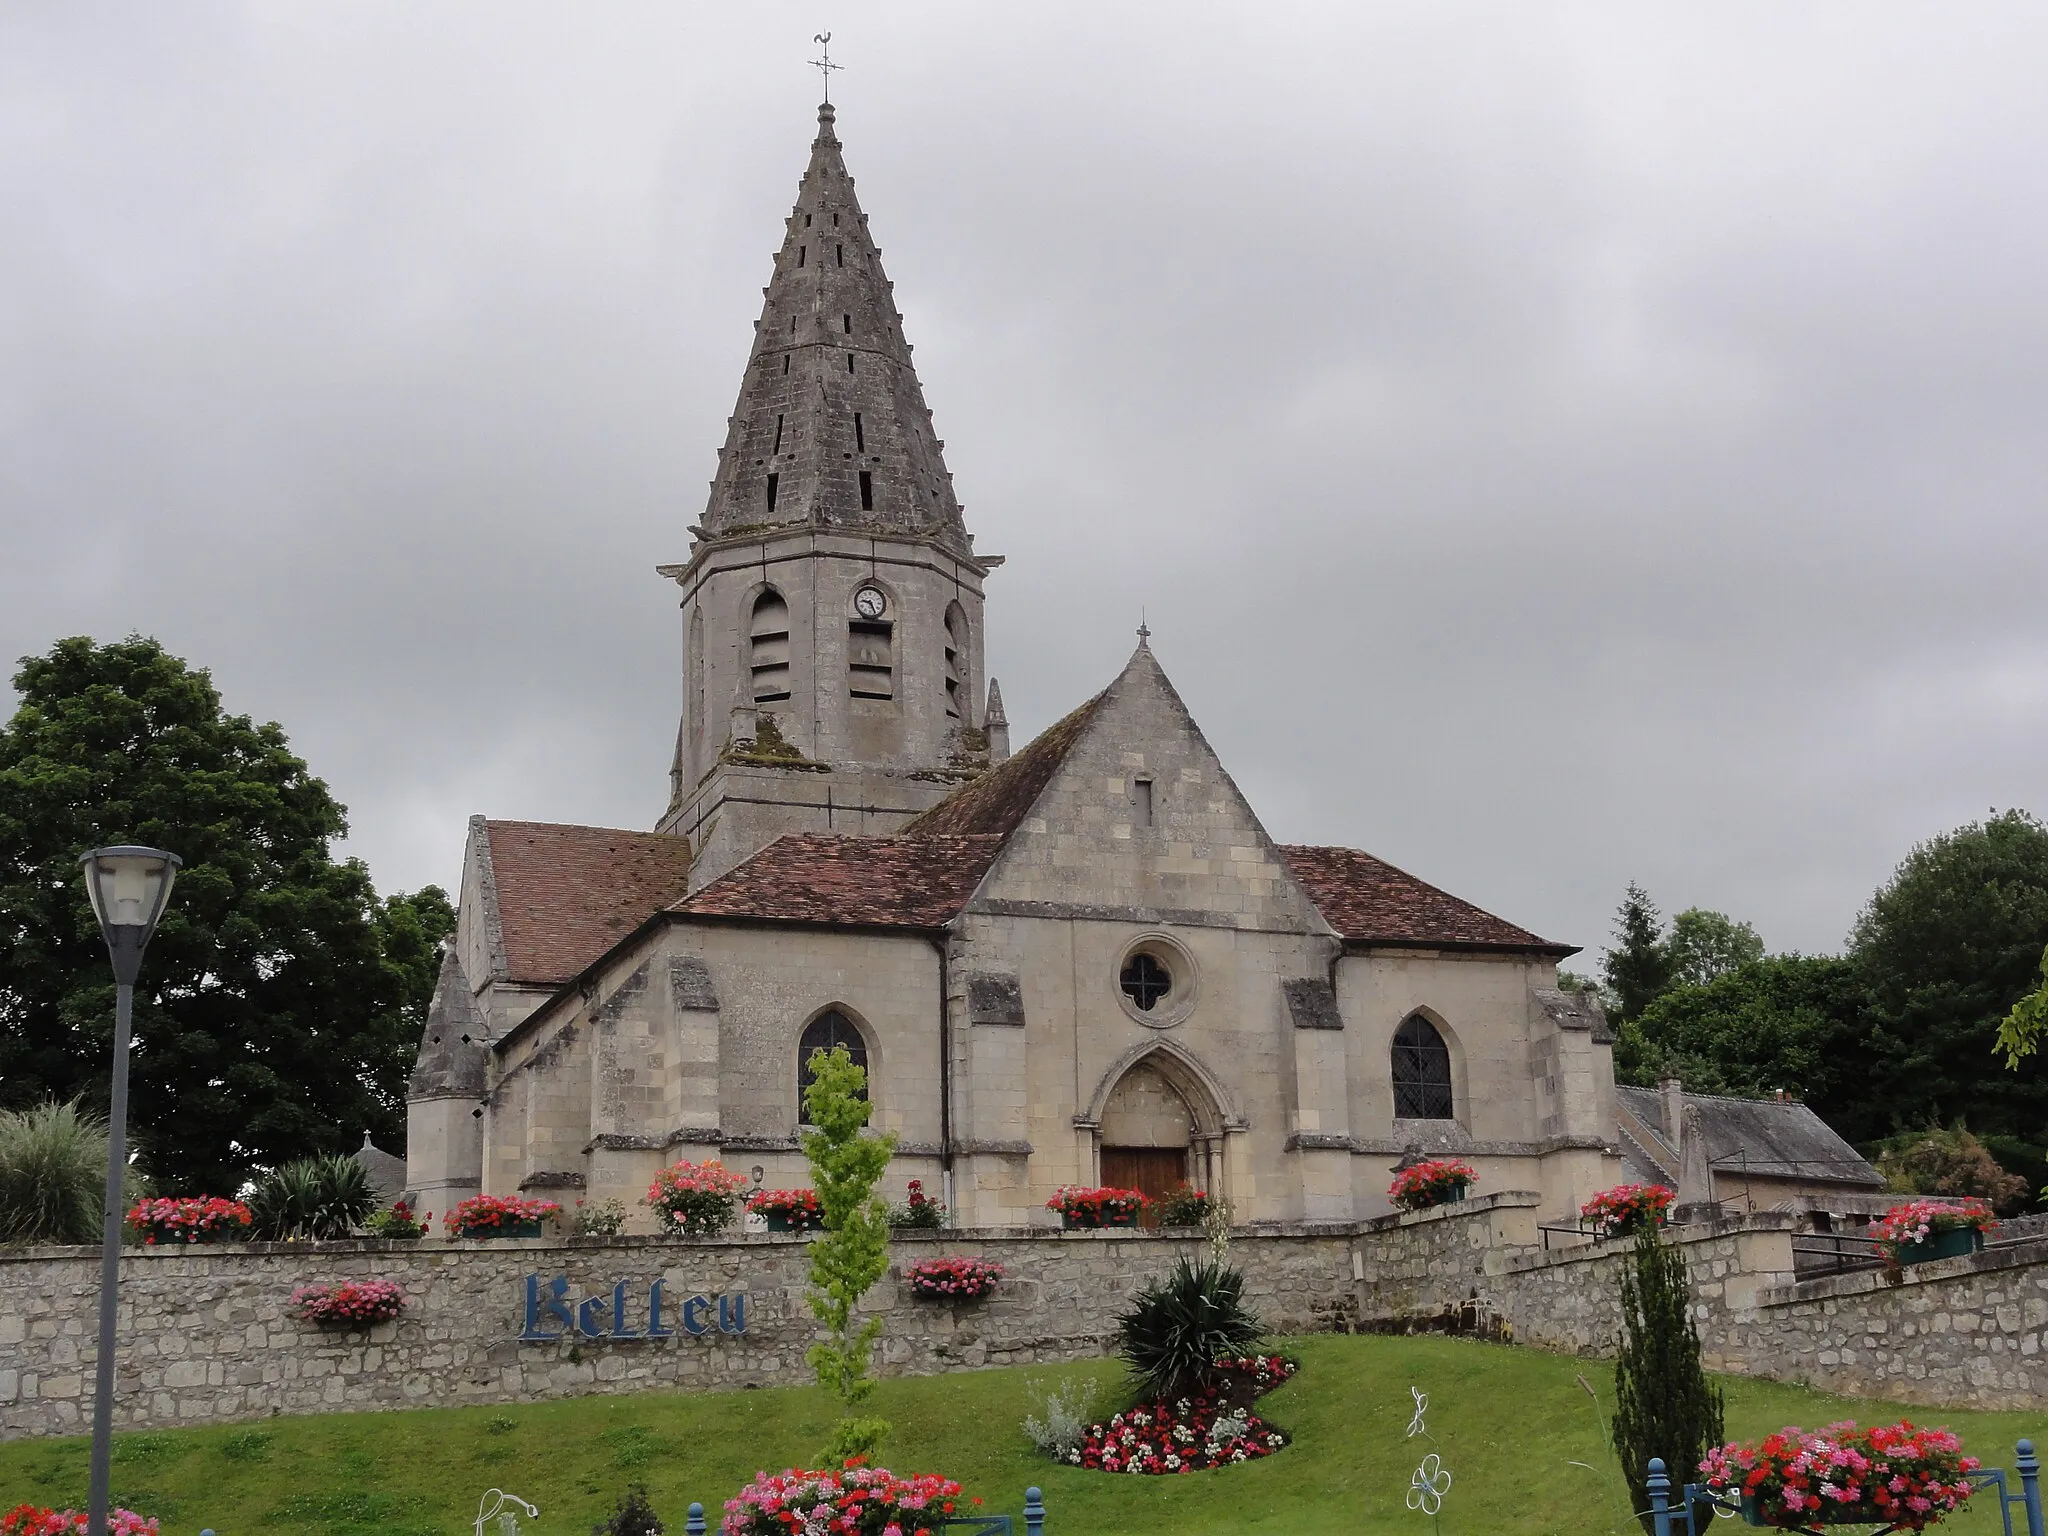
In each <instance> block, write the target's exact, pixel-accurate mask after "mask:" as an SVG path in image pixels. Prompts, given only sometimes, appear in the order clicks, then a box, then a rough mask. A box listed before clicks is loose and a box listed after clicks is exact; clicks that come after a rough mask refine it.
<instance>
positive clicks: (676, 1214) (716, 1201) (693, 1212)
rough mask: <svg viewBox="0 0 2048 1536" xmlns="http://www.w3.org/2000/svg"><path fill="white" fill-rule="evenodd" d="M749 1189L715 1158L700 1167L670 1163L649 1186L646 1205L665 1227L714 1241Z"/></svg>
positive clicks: (744, 1179)
mask: <svg viewBox="0 0 2048 1536" xmlns="http://www.w3.org/2000/svg"><path fill="white" fill-rule="evenodd" d="M746 1187H747V1176H746V1175H745V1174H743V1173H735V1172H734V1171H733V1170H732V1169H730V1168H728V1167H726V1166H725V1164H723V1163H721V1162H720V1161H719V1160H718V1159H717V1158H715V1157H708V1158H706V1159H705V1160H704V1161H703V1162H701V1163H671V1164H670V1165H669V1166H668V1167H666V1168H664V1169H662V1170H661V1172H659V1173H657V1174H656V1175H655V1176H654V1182H653V1183H652V1184H650V1185H648V1186H647V1204H648V1207H649V1208H650V1209H651V1210H653V1212H654V1213H655V1215H656V1216H658V1217H659V1218H660V1219H661V1224H662V1226H664V1227H666V1228H667V1229H668V1230H669V1231H671V1232H680V1233H682V1234H683V1235H684V1236H685V1237H712V1236H715V1235H716V1234H718V1233H720V1232H723V1231H724V1230H725V1228H726V1225H727V1223H729V1222H730V1221H731V1220H732V1207H733V1202H734V1201H735V1200H736V1199H738V1198H739V1192H740V1191H741V1190H743V1189H745V1188H746Z"/></svg>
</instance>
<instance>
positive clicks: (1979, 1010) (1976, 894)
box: [1844, 811, 2048, 1139]
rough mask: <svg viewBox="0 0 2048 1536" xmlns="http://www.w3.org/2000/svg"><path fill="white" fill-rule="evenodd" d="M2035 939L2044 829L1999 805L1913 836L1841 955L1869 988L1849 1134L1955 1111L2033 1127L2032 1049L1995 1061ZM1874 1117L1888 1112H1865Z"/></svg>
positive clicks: (2030, 968) (2047, 861)
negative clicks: (2027, 1054) (1921, 838)
mask: <svg viewBox="0 0 2048 1536" xmlns="http://www.w3.org/2000/svg"><path fill="white" fill-rule="evenodd" d="M2044 946H2048V826H2043V825H2042V823H2041V822H2040V821H2038V820H2037V819H2035V818H2034V817H2032V816H2030V815H2028V814H2027V813H2026V812H2024V811H2007V812H2004V813H2003V814H2000V815H1994V816H1992V817H1990V818H1989V819H1987V820H1985V821H1983V822H1973V823H1972V824H1970V825H1969V826H1965V827H1958V828H1957V829H1956V830H1955V831H1953V832H1947V833H1944V834H1943V835H1942V836H1940V837H1937V838H1934V839H1932V840H1930V841H1928V842H1925V843H1922V844H1921V845H1920V846H1918V847H1917V848H1915V849H1914V850H1913V851H1912V852H1911V853H1910V854H1908V855H1907V856H1906V859H1905V862H1903V863H1902V864H1900V865H1899V867H1898V869H1897V871H1896V872H1894V874H1893V875H1892V877H1891V879H1890V880H1889V881H1887V882H1886V883H1885V884H1884V885H1883V886H1882V887H1881V888H1880V889H1879V890H1878V892H1877V894H1876V895H1874V896H1873V897H1871V899H1870V905H1869V906H1868V907H1866V908H1865V909H1864V911H1863V914H1862V916H1861V917H1860V918H1858V920H1857V923H1856V928H1855V931H1854V932H1853V933H1852V934H1851V935H1850V940H1849V958H1850V959H1851V960H1853V961H1854V962H1855V963H1856V965H1857V967H1858V969H1859V971H1860V972H1861V973H1862V977H1863V980H1864V984H1865V986H1866V987H1867V989H1868V992H1869V1004H1868V1008H1867V1012H1866V1018H1867V1022H1868V1027H1869V1033H1868V1038H1867V1051H1868V1058H1869V1060H1870V1062H1871V1066H1872V1068H1873V1071H1872V1081H1871V1084H1870V1089H1871V1093H1870V1097H1871V1100H1872V1104H1871V1114H1870V1115H1869V1116H1868V1117H1867V1119H1866V1120H1865V1121H1864V1122H1863V1123H1861V1124H1858V1125H1857V1126H1856V1128H1855V1129H1854V1130H1853V1131H1850V1130H1848V1128H1846V1127H1844V1130H1845V1132H1847V1133H1848V1134H1850V1135H1852V1136H1859V1137H1860V1136H1876V1135H1882V1134H1884V1133H1886V1132H1888V1131H1891V1130H1906V1129H1915V1128H1918V1127H1922V1126H1927V1125H1933V1124H1947V1123H1950V1122H1952V1121H1955V1120H1957V1119H1961V1120H1963V1121H1965V1122H1966V1123H1967V1124H1968V1126H1969V1128H1970V1129H1971V1130H1972V1131H1975V1132H1977V1133H1979V1134H1980V1135H1981V1134H1984V1133H1986V1132H1991V1133H1998V1134H2004V1135H2016V1136H2024V1137H2028V1138H2030V1139H2031V1138H2033V1137H2036V1136H2038V1135H2039V1134H2040V1132H2041V1130H2042V1127H2043V1126H2044V1125H2048V1073H2044V1070H2043V1066H2042V1062H2041V1060H2040V1059H2039V1058H2038V1057H2035V1058H2033V1059H2031V1060H2025V1061H2022V1062H2021V1063H2020V1064H2019V1066H2018V1069H2017V1070H2016V1071H2012V1072H2003V1071H1998V1070H1996V1067H1997V1065H1998V1060H1997V1057H1996V1056H1995V1055H1994V1051H1995V1049H1996V1047H1997V1043H1998V1038H1999V1028H2000V1025H2001V1024H2003V1023H2005V1021H2006V1020H2007V1019H2008V1018H2009V1016H2010V1015H2011V1013H2012V1010H2013V1008H2014V1006H2015V1005H2016V1004H2018V1003H2020V1002H2021V1000H2022V999H2024V998H2025V997H2027V995H2028V994H2029V993H2031V992H2032V991H2033V990H2034V987H2035V985H2036V982H2037V980H2038V977H2039V975H2040V972H2039V969H2038V967H2039V965H2040V962H2041V955H2042V949H2043V947H2044ZM1879 1117H1882V1119H1884V1120H1886V1121H1888V1122H1889V1123H1888V1124H1887V1123H1875V1122H1877V1121H1878V1119H1879Z"/></svg>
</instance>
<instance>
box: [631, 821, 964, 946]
mask: <svg viewBox="0 0 2048 1536" xmlns="http://www.w3.org/2000/svg"><path fill="white" fill-rule="evenodd" d="M1002 845H1003V840H1002V838H1000V837H997V836H993V835H989V834H980V835H971V836H957V835H946V834H938V835H932V836H925V837H903V836H900V835H899V836H896V837H832V836H828V835H825V834H821V833H814V832H790V833H786V834H784V835H783V836H781V837H779V838H777V839H776V840H775V841H774V842H772V843H770V844H769V845H768V846H767V847H766V848H763V849H762V850H761V851H760V852H759V853H757V854H755V855H754V856H753V857H752V858H750V859H748V860H747V861H746V862H745V863H744V864H741V865H739V866H738V867H736V868H734V869H731V870H729V871H727V872H726V873H725V874H723V875H721V876H719V878H718V879H716V880H714V881H712V882H711V883H710V884H709V885H707V886H705V887H704V889H703V890H701V891H699V892H697V894H696V895H694V896H692V897H690V898H688V899H687V900H684V901H678V902H676V903H674V904H673V905H672V906H670V908H669V910H670V911H671V912H680V913H684V914H687V915H689V916H692V917H747V918H756V919H764V920H766V921H769V922H792V923H832V924H850V925H858V926H863V927H904V928H937V927H940V926H942V925H944V924H945V923H947V922H949V921H950V920H951V919H952V917H953V916H954V914H955V913H957V912H958V911H959V910H960V909H961V907H963V906H964V905H966V903H967V898H968V897H969V896H972V895H973V894H974V888H975V886H976V885H978V884H979V883H980V882H981V877H982V876H983V875H984V874H985V873H987V871H988V867H989V865H990V864H991V863H993V862H994V860H995V856H996V854H997V853H998V852H1000V851H1001V849H1002Z"/></svg>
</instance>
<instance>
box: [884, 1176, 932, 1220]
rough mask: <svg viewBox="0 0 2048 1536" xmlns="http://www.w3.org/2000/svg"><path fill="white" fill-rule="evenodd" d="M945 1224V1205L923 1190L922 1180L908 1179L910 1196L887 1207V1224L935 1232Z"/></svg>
mask: <svg viewBox="0 0 2048 1536" xmlns="http://www.w3.org/2000/svg"><path fill="white" fill-rule="evenodd" d="M945 1224H946V1207H945V1206H944V1205H943V1204H942V1203H941V1202H939V1201H937V1200H934V1199H932V1198H930V1197H929V1196H928V1195H926V1194H925V1192H924V1180H922V1179H912V1180H911V1181H910V1196H909V1198H908V1199H907V1200H905V1201H904V1202H903V1204H901V1205H892V1206H890V1207H889V1225H890V1226H892V1227H907V1228H909V1229H910V1230H911V1231H913V1232H936V1231H938V1230H939V1228H941V1227H943V1226H944V1225H945Z"/></svg>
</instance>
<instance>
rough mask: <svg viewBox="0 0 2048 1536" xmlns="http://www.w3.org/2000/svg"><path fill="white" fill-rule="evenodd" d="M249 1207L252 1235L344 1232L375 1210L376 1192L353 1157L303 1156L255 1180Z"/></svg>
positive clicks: (301, 1235) (333, 1234)
mask: <svg viewBox="0 0 2048 1536" xmlns="http://www.w3.org/2000/svg"><path fill="white" fill-rule="evenodd" d="M249 1209H250V1211H251V1212H252V1213H253V1214H254V1215H255V1217H256V1223H255V1227H256V1230H255V1235H256V1236H257V1237H261V1238H269V1239H271V1240H273V1241H281V1240H283V1239H287V1238H308V1237H313V1238H318V1237H347V1236H348V1235H349V1234H350V1233H351V1232H353V1231H354V1230H355V1229H356V1228H357V1227H359V1226H361V1225H362V1224H363V1223H364V1222H365V1221H367V1220H368V1219H369V1217H370V1213H371V1212H372V1211H374V1210H376V1209H377V1194H376V1191H375V1190H373V1189H371V1188H370V1176H369V1174H367V1173H366V1172H364V1171H363V1165H362V1164H361V1163H359V1162H357V1161H356V1160H355V1159H354V1158H352V1157H339V1156H330V1157H306V1158H301V1159H299V1160H298V1161H297V1162H293V1163H286V1164H285V1165H284V1166H283V1167H282V1168H278V1169H275V1170H273V1171H272V1172H270V1173H266V1174H265V1175H264V1176H263V1177H262V1178H260V1179H258V1180H257V1181H256V1189H255V1191H254V1193H252V1194H251V1195H250V1196H249Z"/></svg>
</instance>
